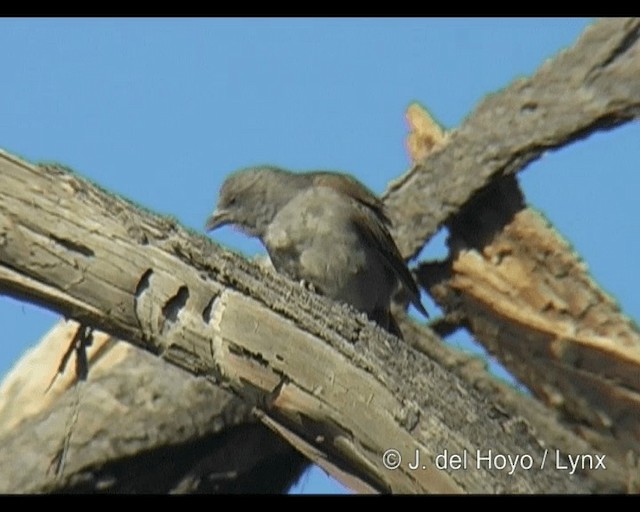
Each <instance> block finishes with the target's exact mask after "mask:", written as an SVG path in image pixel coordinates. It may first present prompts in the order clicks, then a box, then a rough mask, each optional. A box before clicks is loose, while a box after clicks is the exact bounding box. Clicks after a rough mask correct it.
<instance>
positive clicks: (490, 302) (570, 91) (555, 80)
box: [386, 19, 640, 485]
mask: <svg viewBox="0 0 640 512" xmlns="http://www.w3.org/2000/svg"><path fill="white" fill-rule="evenodd" d="M639 37H640V21H639V20H637V19H632V20H628V19H626V20H602V21H599V22H598V23H596V24H594V25H593V26H591V27H590V28H589V29H588V30H587V31H586V32H585V33H584V34H583V36H582V37H581V38H580V40H579V41H578V42H577V43H576V45H575V46H574V47H573V48H571V49H570V50H568V51H566V52H564V53H562V54H560V55H559V56H558V57H556V58H555V59H553V60H552V61H549V62H547V63H546V64H545V65H544V66H543V67H542V68H541V69H540V70H539V71H538V72H537V73H536V74H535V75H534V76H533V77H532V78H530V79H526V80H520V81H518V82H516V83H515V84H513V85H512V86H510V87H508V88H507V89H505V90H504V91H501V92H499V93H496V94H495V95H493V96H491V97H489V98H487V99H486V100H485V101H484V102H483V103H482V104H481V105H480V106H479V107H478V109H477V110H476V111H475V112H474V113H473V114H472V115H471V116H470V117H469V118H468V120H467V121H466V122H465V123H464V125H463V126H462V127H461V128H460V129H459V130H457V131H455V132H453V134H451V136H450V139H449V140H446V141H445V140H440V141H439V144H436V146H439V149H438V150H436V151H435V152H426V157H425V154H424V152H423V153H422V154H421V147H420V144H417V145H416V142H415V141H416V136H412V137H413V138H412V141H413V142H412V143H410V144H409V147H410V150H411V153H412V155H413V156H414V158H416V159H418V158H424V160H423V161H422V162H421V163H420V164H419V165H417V166H416V167H414V169H412V170H411V171H410V172H409V173H408V174H407V175H405V176H404V177H402V178H401V179H399V180H397V181H396V182H395V183H394V184H393V185H392V186H391V188H390V190H389V192H388V193H387V200H386V204H387V205H388V206H389V209H390V216H391V217H392V219H394V222H395V225H397V226H398V229H397V231H396V233H395V234H396V238H397V239H398V242H399V245H400V246H401V247H402V248H403V250H404V251H405V254H407V255H413V254H415V253H416V252H417V251H418V250H419V249H420V248H421V247H422V244H423V243H424V241H425V240H426V239H427V238H428V237H429V236H430V235H431V234H433V232H434V231H435V229H436V228H437V227H438V226H440V225H442V224H447V225H448V227H449V229H450V232H451V236H450V239H449V246H450V248H451V250H452V253H451V255H450V258H449V259H448V260H447V261H446V262H444V263H443V264H437V265H433V264H432V265H429V264H427V265H423V266H422V269H421V271H420V275H421V279H422V282H423V284H424V285H425V287H427V288H429V289H430V291H431V294H432V296H433V297H434V298H435V299H436V301H437V302H438V303H439V304H440V305H441V306H442V307H443V308H444V309H445V311H446V312H447V314H448V315H450V316H451V318H456V319H459V321H460V322H461V324H462V325H464V326H465V327H467V328H469V329H470V330H471V332H472V333H473V334H474V336H475V337H476V339H478V340H479V341H480V342H482V343H483V344H484V345H485V346H486V347H487V348H488V349H489V351H490V352H492V353H494V354H495V355H497V356H498V358H499V359H500V360H501V361H502V362H503V364H505V366H506V367H507V368H509V369H510V370H511V371H512V372H513V373H514V374H515V375H516V376H517V377H518V378H519V379H520V380H521V382H523V383H524V384H526V385H527V386H528V387H529V389H530V390H531V391H532V392H533V393H534V394H535V395H536V396H537V397H538V398H539V399H541V400H543V401H544V402H545V403H547V404H548V405H550V406H552V407H554V408H556V409H557V410H558V411H560V413H561V416H560V417H561V418H562V421H563V422H564V423H565V424H566V425H568V426H570V427H571V428H572V429H573V430H574V431H576V432H579V433H580V435H581V436H582V437H583V438H584V439H586V440H588V441H589V443H591V444H592V446H594V447H596V448H597V449H599V450H603V451H606V452H607V453H609V454H610V455H611V457H616V458H617V459H618V460H619V461H621V463H623V462H624V461H627V462H628V465H629V468H630V471H636V472H637V471H638V446H640V430H638V425H639V424H640V393H639V381H638V375H639V374H640V333H639V331H638V328H637V326H636V325H635V324H634V323H633V322H632V321H631V320H630V319H629V318H627V317H625V316H624V315H623V314H622V313H621V311H620V308H619V306H618V305H617V304H616V303H615V301H614V300H613V299H612V298H611V297H610V296H608V295H607V294H606V293H605V292H604V291H602V290H601V289H600V288H598V286H597V285H596V283H594V281H593V280H592V279H591V277H590V276H589V274H588V271H587V268H586V265H585V264H584V263H583V262H582V261H581V260H580V258H579V256H577V255H576V254H575V253H574V252H573V250H572V249H571V247H570V245H569V244H568V243H567V242H566V241H565V240H563V239H562V237H561V236H560V235H559V234H558V233H557V232H555V230H553V229H552V228H551V227H550V225H549V223H548V221H546V219H543V218H542V217H541V216H540V214H539V213H537V212H535V211H534V210H532V209H529V208H526V206H525V204H524V200H523V199H522V197H521V194H520V192H519V191H518V189H517V185H516V184H515V182H514V181H513V180H509V179H501V180H497V181H496V180H495V178H496V177H497V176H498V177H499V176H505V175H508V174H510V173H514V172H516V171H518V170H520V169H521V168H523V167H524V166H525V165H526V164H527V163H529V162H530V161H531V160H533V159H535V158H537V157H538V156H539V155H541V154H542V153H543V152H544V151H546V150H548V149H552V148H556V147H559V146H562V145H564V144H567V143H569V142H571V141H573V140H576V139H578V138H583V137H586V136H588V135H589V134H590V133H593V132H595V131H597V130H599V129H603V128H604V129H606V128H610V127H612V126H615V125H617V124H620V123H622V122H625V121H627V120H630V119H633V118H634V117H637V116H638V113H639V111H640V109H639V106H640V43H639V42H638V39H639ZM416 115H417V114H416V113H415V112H413V113H412V124H413V126H414V127H415V126H417V127H418V128H420V127H421V124H420V123H423V124H424V121H416V120H415V118H416ZM418 117H419V116H418ZM418 140H419V137H418ZM428 146H429V147H431V146H433V143H432V142H430V143H429V144H428ZM492 180H493V181H492ZM489 182H491V183H492V185H491V186H490V187H489V189H488V190H484V191H483V190H482V189H484V188H485V187H487V184H488V183H489ZM471 198H473V200H470V199H471ZM463 204H464V207H462V205H463ZM421 237H422V238H421ZM635 485H637V484H635Z"/></svg>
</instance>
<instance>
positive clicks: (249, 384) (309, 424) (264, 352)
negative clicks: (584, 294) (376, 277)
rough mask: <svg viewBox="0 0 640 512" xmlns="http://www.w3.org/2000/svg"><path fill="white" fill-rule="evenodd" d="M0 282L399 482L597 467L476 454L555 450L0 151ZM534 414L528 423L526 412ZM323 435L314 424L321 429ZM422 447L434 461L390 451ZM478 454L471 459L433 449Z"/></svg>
mask: <svg viewBox="0 0 640 512" xmlns="http://www.w3.org/2000/svg"><path fill="white" fill-rule="evenodd" d="M0 189H1V190H3V194H2V196H0V240H2V242H1V243H0V286H2V290H3V292H10V293H12V294H14V295H19V296H22V297H26V298H28V299H31V300H35V301H39V302H41V303H45V304H47V305H49V306H50V307H52V308H54V309H56V310H58V311H60V312H62V313H64V314H65V315H69V316H73V317H74V318H76V319H78V320H79V321H81V322H83V323H87V324H91V325H95V326H96V327H98V328H100V329H103V330H105V331H106V332H109V333H111V334H113V335H117V336H122V337H125V338H126V339H127V340H129V341H132V342H134V343H136V344H137V345H139V346H141V347H144V348H146V349H148V350H151V351H154V352H156V353H160V354H161V355H162V357H163V358H164V359H166V360H167V361H169V362H171V363H173V364H177V365H178V366H181V367H183V368H185V369H187V370H188V371H190V372H191V373H193V374H195V375H202V376H205V377H206V378H208V379H211V380H213V381H215V382H219V383H227V384H228V385H229V386H230V387H231V388H232V389H233V390H234V391H236V392H238V393H239V394H241V395H242V397H243V398H244V399H245V400H247V401H248V402H249V403H252V404H254V405H255V406H256V407H258V408H259V409H261V410H262V411H263V412H264V413H265V414H266V415H267V416H268V417H269V418H270V419H271V420H272V421H274V422H277V423H282V424H283V425H284V426H285V427H286V428H288V429H290V430H292V431H295V432H296V433H298V434H300V436H301V437H303V438H305V439H306V440H307V441H308V442H310V443H312V444H314V445H315V446H316V447H317V448H318V449H319V450H320V451H322V452H324V453H326V454H328V456H330V458H332V460H338V461H341V462H342V466H343V467H345V468H348V470H349V472H351V473H353V474H356V475H358V476H359V477H360V478H361V479H362V480H363V481H365V482H369V483H370V484H371V485H373V486H375V487H376V488H378V489H381V490H391V491H395V492H424V491H432V492H461V491H467V492H567V491H569V492H577V491H579V490H588V489H591V488H592V486H591V484H590V483H589V481H588V480H586V479H585V478H580V477H578V475H573V476H569V474H568V473H567V472H558V471H557V470H555V469H554V468H553V467H552V466H551V465H547V466H545V468H544V469H535V467H534V469H532V470H528V471H527V470H523V469H519V470H516V471H514V472H513V474H509V471H505V470H502V471H501V470H498V469H496V468H490V467H488V465H485V466H483V465H482V464H480V467H477V468H476V466H475V464H476V458H475V455H476V450H478V449H479V450H481V451H482V452H483V453H486V451H488V450H492V451H493V453H500V454H505V455H507V454H512V455H516V454H523V453H526V454H528V455H530V456H531V458H532V460H533V461H535V462H536V463H540V462H541V461H542V459H543V455H544V450H543V449H542V447H541V446H540V445H539V444H538V443H537V442H536V440H535V438H534V437H533V436H532V435H531V433H530V432H529V431H528V429H527V428H526V426H525V427H523V428H518V429H516V430H515V431H514V430H513V429H511V428H508V429H506V430H505V427H504V424H505V421H504V418H496V417H493V416H494V415H492V413H491V410H492V408H491V406H490V405H489V404H487V403H485V402H484V400H483V399H482V398H481V397H480V396H479V395H477V393H475V392H474V391H473V390H471V389H468V388H467V387H466V386H465V385H464V384H463V383H462V381H460V380H459V379H458V378H456V377H454V376H452V375H450V374H448V373H447V372H445V371H443V369H442V368H441V367H439V366H438V365H436V364H434V363H433V362H432V361H430V360H429V359H427V358H426V357H425V356H423V355H421V354H420V353H418V352H416V351H414V350H412V349H410V348H409V347H408V346H406V345H405V344H403V343H400V342H399V341H398V340H397V339H396V338H394V337H392V336H390V335H387V334H386V333H384V332H382V331H381V330H380V329H379V328H377V327H375V326H374V325H372V324H370V323H369V322H368V321H367V320H366V319H365V318H364V316H363V315H359V314H354V313H355V312H354V311H353V310H352V309H351V308H349V307H347V306H342V305H340V304H337V303H334V302H332V301H329V300H327V299H325V298H323V297H319V296H316V295H314V294H311V293H309V292H308V291H306V290H305V289H303V288H302V287H300V286H299V285H297V283H292V282H290V281H288V280H287V279H285V278H283V277H282V276H279V275H276V274H272V273H270V272H265V271H262V270H261V269H259V268H258V267H256V266H255V265H252V264H250V263H249V262H246V261H245V260H243V259H242V258H240V257H238V256H236V255H234V254H232V253H229V252H227V251H224V250H222V249H220V248H218V247H216V246H215V245H214V244H212V243H211V242H210V241H209V240H207V239H205V238H203V237H201V236H199V235H195V234H191V233H189V232H187V231H186V230H184V229H183V228H181V227H180V226H179V225H177V223H175V222H173V221H170V220H167V219H162V218H160V217H157V216H154V215H152V214H150V213H147V212H144V211H140V210H138V209H136V208H135V207H134V206H133V205H131V204H129V203H127V202H125V201H123V200H121V199H118V198H116V197H114V196H112V195H110V194H107V193H105V192H102V191H101V190H99V189H98V188H97V187H95V186H92V185H91V184H89V183H88V182H86V180H83V179H81V178H80V177H77V176H74V175H72V174H71V173H69V172H67V171H65V170H63V169H61V168H58V167H55V166H45V167H37V166H32V165H30V164H28V163H26V162H24V161H21V160H19V159H17V158H15V157H10V156H9V155H6V154H3V155H2V156H1V157H0ZM431 341H432V342H433V343H438V340H437V338H435V337H432V340H431ZM522 424H523V425H525V423H522ZM310 432H313V433H315V435H314V436H313V437H312V438H311V439H309V438H308V437H307V436H309V433H310ZM389 448H394V449H397V450H398V451H399V453H400V454H401V455H402V456H403V457H404V458H405V463H406V462H407V461H408V460H409V459H411V458H413V457H414V456H415V453H416V450H417V451H418V452H419V453H420V454H422V460H423V461H425V462H426V464H425V466H426V468H425V469H424V470H423V471H419V470H418V471H412V470H411V469H410V467H409V466H408V465H405V464H402V465H401V466H400V468H398V469H397V470H395V471H391V470H389V469H386V468H385V467H384V465H383V464H382V456H383V454H384V453H385V450H387V449H389ZM444 448H446V449H447V450H448V451H449V453H459V454H462V453H464V452H465V451H466V452H467V454H468V460H469V464H471V465H473V470H470V471H453V470H448V471H447V470H439V469H436V468H435V467H434V466H433V462H434V460H435V457H436V455H438V454H439V453H441V452H442V451H443V449H444Z"/></svg>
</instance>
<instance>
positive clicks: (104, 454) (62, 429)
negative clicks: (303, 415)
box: [0, 321, 309, 493]
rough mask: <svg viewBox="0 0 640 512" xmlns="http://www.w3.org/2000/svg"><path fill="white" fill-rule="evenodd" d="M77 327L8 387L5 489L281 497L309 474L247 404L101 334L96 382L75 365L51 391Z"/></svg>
mask: <svg viewBox="0 0 640 512" xmlns="http://www.w3.org/2000/svg"><path fill="white" fill-rule="evenodd" d="M78 328H80V325H79V324H77V323H76V322H73V321H61V322H59V323H58V324H56V325H55V326H54V327H53V328H52V329H51V331H50V332H49V333H48V334H47V335H46V336H45V337H44V338H43V339H42V340H41V342H40V343H39V344H38V345H37V346H36V347H34V348H33V349H31V350H30V351H29V353H27V354H25V356H24V357H23V358H22V359H21V360H20V361H19V363H18V364H17V365H16V367H14V368H13V369H12V371H11V372H10V373H9V374H8V375H7V377H6V378H5V379H4V381H3V382H2V385H1V386H0V442H1V443H2V446H3V449H2V450H0V491H2V492H49V491H60V490H63V491H65V492H110V493H113V492H135V493H149V492H151V493H167V492H172V493H185V492H189V493H210V492H224V493H230V492H231V493H233V492H261V493H262V492H278V493H282V492H285V491H286V490H287V489H288V488H289V487H290V485H291V483H292V481H295V480H296V479H297V477H298V476H299V475H300V473H301V472H302V471H303V470H304V468H305V467H306V466H307V465H308V464H309V463H308V461H307V460H306V459H305V458H304V457H302V456H301V455H300V454H299V453H298V452H297V451H296V450H294V449H293V448H292V447H291V446H290V445H289V444H288V443H287V442H285V441H284V440H283V439H282V438H281V436H279V435H276V434H274V433H272V432H271V431H270V430H269V429H268V428H266V427H265V426H264V425H261V424H260V423H259V422H258V420H257V419H256V418H255V417H254V415H253V414H252V408H251V407H250V406H248V405H247V404H246V403H245V402H244V401H243V400H241V399H239V398H238V397H237V396H235V395H233V394H232V393H230V392H229V391H226V390H224V389H222V388H220V387H218V386H215V385H213V384H212V383H211V382H209V381H208V380H206V379H203V378H197V377H194V376H192V375H190V374H188V373H187V372H184V371H181V370H179V369H177V368H175V367H174V366H172V365H170V364H168V363H166V362H165V361H163V360H162V359H160V358H158V357H155V356H153V355H152V354H149V353H147V352H145V351H141V350H139V349H136V348H135V347H133V346H132V345H130V344H128V343H124V342H119V341H118V340H117V339H114V338H113V337H112V336H109V335H107V334H105V333H102V332H99V331H96V332H94V335H93V343H92V344H91V346H90V347H88V357H89V360H90V362H91V369H90V372H89V375H88V379H87V381H86V382H83V383H81V384H80V385H79V386H75V385H74V382H75V377H76V373H75V372H74V371H73V368H74V364H75V360H74V356H72V358H71V359H70V361H69V363H68V365H67V366H68V368H67V370H66V371H65V372H64V373H63V374H62V375H60V377H59V378H57V379H56V380H55V381H54V382H53V385H52V386H50V383H51V380H52V377H53V376H54V374H55V372H56V369H57V367H58V364H59V361H60V359H61V355H62V353H63V352H64V351H65V350H66V348H67V346H68V344H69V342H70V341H71V339H72V338H73V337H74V335H75V332H76V331H77V329H78ZM47 389H48V391H47ZM66 441H67V443H65V442H66ZM65 444H66V452H65V453H64V454H63V451H65ZM61 458H63V459H64V460H61ZM16 461H20V464H16ZM59 464H62V465H63V466H62V469H61V471H60V474H57V468H58V465H59Z"/></svg>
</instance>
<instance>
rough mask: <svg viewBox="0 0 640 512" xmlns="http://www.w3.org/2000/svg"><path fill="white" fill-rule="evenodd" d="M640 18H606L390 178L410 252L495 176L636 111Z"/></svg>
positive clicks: (395, 215)
mask: <svg viewBox="0 0 640 512" xmlns="http://www.w3.org/2000/svg"><path fill="white" fill-rule="evenodd" d="M639 39H640V19H604V20H601V21H598V22H597V23H594V24H593V25H592V26H590V27H588V28H587V30H586V31H585V32H584V33H583V34H582V36H581V37H580V39H579V40H578V41H577V43H576V44H575V45H574V46H573V47H572V48H571V49H569V50H566V51H564V52H562V53H560V54H559V55H558V56H557V57H555V58H554V59H552V60H550V61H548V62H546V63H545V64H544V65H543V66H542V67H541V68H540V69H539V70H538V71H537V72H536V74H535V75H533V76H532V77H531V78H526V79H521V80H518V81H516V82H515V83H513V84H512V85H510V86H509V87H507V88H505V89H504V90H502V91H500V92H499V93H496V94H492V95H490V96H488V97H487V98H485V99H484V100H483V101H482V102H481V103H480V105H479V106H478V108H476V110H475V111H474V112H473V113H472V114H471V115H469V117H468V118H467V119H466V121H465V122H464V123H463V124H462V126H461V127H460V128H459V129H457V130H455V131H454V132H453V133H452V134H451V138H450V140H449V141H448V143H447V144H446V145H445V146H444V147H443V148H442V149H441V150H439V151H435V152H433V153H430V154H429V156H428V157H427V158H426V159H424V160H423V161H421V162H420V163H419V164H418V165H416V166H415V167H414V168H413V169H411V171H409V172H408V173H406V174H405V175H403V176H402V177H400V178H398V179H397V180H395V181H394V182H393V183H392V184H391V185H390V186H389V188H388V190H387V192H386V194H385V204H386V206H387V207H388V208H389V216H390V218H391V220H392V221H393V224H394V226H395V230H394V233H393V235H394V238H395V239H396V241H397V243H398V247H399V248H400V250H401V251H402V254H403V255H405V257H407V258H410V257H413V256H415V255H416V254H417V253H418V252H419V251H420V249H421V248H422V247H423V246H424V244H425V241H426V240H428V239H429V238H430V237H431V236H432V235H433V234H434V233H435V232H436V231H437V230H438V228H439V227H440V226H442V225H444V224H445V223H446V222H447V221H448V220H449V219H450V218H451V216H452V215H455V214H456V213H457V212H458V211H459V210H460V208H461V207H462V206H463V205H464V204H465V203H466V202H467V201H468V200H469V198H470V197H471V196H473V195H474V194H475V193H477V192H478V191H479V190H481V189H482V188H483V187H485V186H486V185H487V184H488V183H489V182H490V181H491V180H492V178H494V177H495V176H499V175H507V174H512V173H515V172H517V171H519V170H521V169H523V168H524V167H525V166H526V165H527V164H528V163H530V162H532V161H533V160H535V159H537V158H539V157H540V156H541V155H542V154H543V153H544V152H546V151H548V150H551V149H555V148H558V147H561V146H563V145H565V144H568V143H569V142H571V141H574V140H577V139H580V138H584V137H586V136H587V135H589V134H590V133H593V132H595V131H597V130H602V129H610V128H612V127H614V126H617V125H619V124H621V123H624V122H626V121H629V120H631V119H634V118H636V117H638V115H639V114H640V41H639Z"/></svg>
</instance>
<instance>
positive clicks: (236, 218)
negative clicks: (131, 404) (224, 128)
mask: <svg viewBox="0 0 640 512" xmlns="http://www.w3.org/2000/svg"><path fill="white" fill-rule="evenodd" d="M296 183H297V180H296V175H295V174H293V173H290V172H288V171H285V170H282V169H279V168H277V167H270V166H261V167H250V168H247V169H242V170H240V171H236V172H234V173H233V174H231V175H230V176H229V177H228V178H227V179H226V180H225V181H224V183H223V184H222V187H221V188H220V194H219V197H218V203H217V205H216V209H215V211H214V212H213V213H212V214H211V216H210V217H209V218H208V219H207V223H206V224H205V229H206V230H207V231H212V230H214V229H217V228H219V227H221V226H225V225H227V224H232V225H234V226H237V227H238V228H240V229H241V230H242V231H244V232H245V233H247V234H248V235H251V236H257V237H262V236H263V235H264V234H265V232H266V230H267V227H268V226H269V224H270V223H271V221H272V220H273V218H274V217H275V216H276V214H277V213H278V211H279V210H280V209H281V208H282V207H283V206H284V205H285V204H287V203H288V202H289V200H290V199H291V198H292V197H293V195H295V193H296V191H297V190H298V187H297V185H296Z"/></svg>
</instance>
